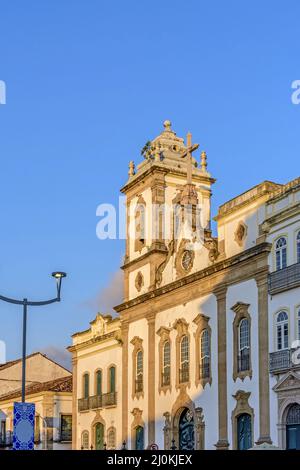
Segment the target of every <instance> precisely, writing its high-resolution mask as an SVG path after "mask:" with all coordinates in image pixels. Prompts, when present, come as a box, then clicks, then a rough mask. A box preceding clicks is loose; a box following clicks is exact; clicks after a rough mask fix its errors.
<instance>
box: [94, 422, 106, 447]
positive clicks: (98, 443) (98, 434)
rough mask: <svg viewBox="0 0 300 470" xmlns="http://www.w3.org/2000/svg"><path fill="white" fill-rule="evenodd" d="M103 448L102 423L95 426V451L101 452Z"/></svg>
mask: <svg viewBox="0 0 300 470" xmlns="http://www.w3.org/2000/svg"><path fill="white" fill-rule="evenodd" d="M103 448H104V426H103V424H102V423H97V424H96V426H95V450H102V449H103Z"/></svg>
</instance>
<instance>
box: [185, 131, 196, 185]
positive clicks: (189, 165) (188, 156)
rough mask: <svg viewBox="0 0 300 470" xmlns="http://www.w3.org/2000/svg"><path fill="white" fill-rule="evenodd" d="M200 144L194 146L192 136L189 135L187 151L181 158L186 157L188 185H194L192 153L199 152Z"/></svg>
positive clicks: (187, 137)
mask: <svg viewBox="0 0 300 470" xmlns="http://www.w3.org/2000/svg"><path fill="white" fill-rule="evenodd" d="M198 147H199V144H192V134H191V133H190V132H188V133H187V136H186V151H185V152H184V153H183V154H182V155H181V157H182V158H183V157H186V159H187V160H186V167H187V184H192V170H193V168H192V167H193V162H192V153H193V152H194V151H195V150H197V148H198Z"/></svg>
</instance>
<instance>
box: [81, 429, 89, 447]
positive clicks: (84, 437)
mask: <svg viewBox="0 0 300 470" xmlns="http://www.w3.org/2000/svg"><path fill="white" fill-rule="evenodd" d="M81 449H82V450H89V432H88V431H83V432H82V434H81Z"/></svg>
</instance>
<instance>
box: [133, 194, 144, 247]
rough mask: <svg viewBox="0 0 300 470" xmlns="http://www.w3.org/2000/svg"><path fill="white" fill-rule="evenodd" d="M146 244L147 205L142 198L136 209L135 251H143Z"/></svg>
mask: <svg viewBox="0 0 300 470" xmlns="http://www.w3.org/2000/svg"><path fill="white" fill-rule="evenodd" d="M145 243H146V203H145V201H144V199H143V198H142V197H141V196H140V197H139V199H138V201H137V205H136V208H135V251H141V249H142V248H143V247H144V246H145Z"/></svg>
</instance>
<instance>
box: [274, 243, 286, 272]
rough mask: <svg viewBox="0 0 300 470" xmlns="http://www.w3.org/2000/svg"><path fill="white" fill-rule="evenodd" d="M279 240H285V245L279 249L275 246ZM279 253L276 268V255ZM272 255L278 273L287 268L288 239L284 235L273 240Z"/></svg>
mask: <svg viewBox="0 0 300 470" xmlns="http://www.w3.org/2000/svg"><path fill="white" fill-rule="evenodd" d="M280 240H285V245H282V246H280V247H277V244H278V243H279V242H280ZM284 250H285V265H284V264H283V252H284ZM278 253H279V256H280V263H279V267H278V263H277V254H278ZM274 255H275V270H276V271H279V270H281V269H284V268H286V267H287V266H288V237H287V236H286V235H281V236H280V237H278V238H277V239H276V240H275V243H274Z"/></svg>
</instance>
